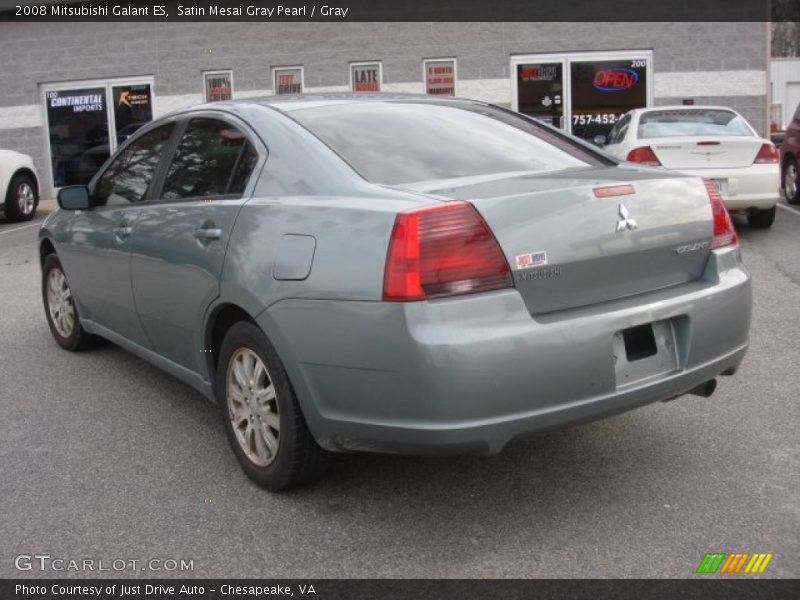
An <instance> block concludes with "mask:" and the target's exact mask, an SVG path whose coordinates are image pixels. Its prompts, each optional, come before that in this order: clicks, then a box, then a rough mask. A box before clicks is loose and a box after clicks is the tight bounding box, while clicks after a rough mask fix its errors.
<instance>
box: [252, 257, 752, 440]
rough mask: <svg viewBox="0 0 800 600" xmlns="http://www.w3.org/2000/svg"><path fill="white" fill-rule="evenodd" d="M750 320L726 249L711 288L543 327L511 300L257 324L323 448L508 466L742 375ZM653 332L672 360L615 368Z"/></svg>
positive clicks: (306, 307)
mask: <svg viewBox="0 0 800 600" xmlns="http://www.w3.org/2000/svg"><path fill="white" fill-rule="evenodd" d="M750 310H751V289H750V279H749V275H748V273H747V271H746V270H745V269H744V267H743V266H742V265H741V262H740V260H739V253H738V249H726V250H721V251H715V252H714V253H712V254H711V256H710V258H709V263H708V266H707V269H706V273H705V276H704V278H703V279H702V280H698V281H696V282H692V283H690V284H685V285H682V286H678V287H674V288H670V289H666V290H661V291H658V292H651V293H649V294H646V295H642V296H638V297H635V298H627V299H622V300H617V301H612V302H606V303H603V304H600V305H595V306H591V307H586V308H581V309H571V310H568V311H563V312H560V313H551V314H549V315H544V316H537V317H535V318H534V317H531V315H530V314H529V313H528V311H527V310H526V307H525V304H524V302H523V300H522V298H521V296H520V295H519V294H518V293H517V292H516V291H515V290H504V291H499V292H493V293H485V294H476V295H472V296H463V297H459V298H453V299H448V300H440V301H434V302H418V303H410V304H395V303H384V302H339V301H328V300H286V301H282V302H280V303H278V304H276V305H274V306H272V307H270V308H269V309H268V310H266V311H264V312H263V313H262V314H261V315H260V316H259V319H258V320H259V323H260V324H261V326H262V327H263V328H264V330H265V331H267V333H268V335H270V337H271V339H272V340H273V342H274V343H275V345H276V347H277V349H278V353H279V354H280V355H281V357H282V358H283V361H284V363H285V366H286V369H287V372H288V373H289V377H290V379H291V381H292V383H293V385H294V387H295V390H296V392H297V394H298V398H299V400H300V402H301V405H302V407H303V410H304V413H305V415H306V419H307V421H308V424H309V427H310V428H311V430H312V432H313V433H314V435H315V437H316V439H317V441H318V442H319V443H320V444H321V445H322V446H323V447H325V448H328V449H331V450H368V451H377V452H400V453H409V454H449V453H465V452H474V453H495V452H499V451H500V450H502V448H503V447H504V446H505V445H506V444H507V443H508V442H510V441H512V440H514V439H517V438H519V437H521V436H525V435H528V434H532V433H534V432H538V431H544V430H548V429H554V428H560V427H565V426H568V425H573V424H577V423H581V422H585V421H590V420H594V419H598V418H602V417H605V416H609V415H613V414H616V413H619V412H623V411H626V410H629V409H632V408H636V407H638V406H642V405H644V404H647V403H650V402H654V401H658V400H665V399H669V398H673V397H675V396H678V395H680V394H683V393H685V392H687V391H688V390H690V389H692V388H694V387H696V386H698V385H699V384H702V383H704V382H706V381H708V380H709V379H712V378H714V377H716V376H717V375H720V374H722V373H723V372H732V371H735V369H736V368H737V367H738V365H739V363H740V362H741V361H742V359H743V357H744V354H745V352H746V350H747V340H748V330H749V324H750ZM653 322H657V323H662V324H663V323H667V324H669V328H671V329H670V330H671V331H672V332H673V333H674V348H673V351H674V354H672V355H669V356H666V358H664V357H661V362H662V363H663V364H662V366H658V364H655V367H653V366H652V365H651V366H650V367H648V368H650V371H647V372H642V371H641V369H638V367H639V366H641V364H644V363H643V362H640V363H639V364H638V365H637V364H634V363H630V364H628V363H627V362H622V363H620V360H619V359H618V360H617V361H616V362H615V358H614V355H615V353H617V354H618V353H619V347H618V346H615V341H614V340H615V334H616V333H617V332H619V331H621V330H623V329H627V328H629V327H633V326H637V325H642V324H645V323H653ZM624 360H625V359H623V361H624ZM647 360H650V359H647ZM655 360H656V363H658V362H659V360H658V357H656V359H655ZM620 364H623V367H622V368H621V367H620V366H619V365H620ZM631 365H633V368H630V366H631Z"/></svg>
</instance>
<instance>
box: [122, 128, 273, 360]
mask: <svg viewBox="0 0 800 600" xmlns="http://www.w3.org/2000/svg"><path fill="white" fill-rule="evenodd" d="M244 132H245V127H244V126H243V125H242V124H240V123H234V122H233V121H230V120H222V119H220V118H219V117H218V116H214V117H211V116H197V117H193V118H192V119H191V120H189V122H188V124H187V125H186V129H185V131H184V133H183V135H182V136H181V139H180V141H179V143H178V146H177V148H176V150H175V156H174V158H173V160H172V162H171V164H170V165H169V167H168V168H167V170H166V172H165V173H164V182H163V188H162V190H161V193H160V196H159V198H158V199H154V201H153V202H152V203H151V205H149V206H146V207H144V208H143V210H142V212H141V214H140V216H139V220H138V222H137V224H136V235H135V236H134V240H133V248H132V255H131V276H132V281H133V290H134V298H135V302H136V308H137V311H138V313H139V318H140V320H141V323H142V325H143V327H144V329H145V331H146V333H147V336H148V338H149V339H150V340H151V341H152V343H153V346H154V349H155V350H156V352H158V353H159V354H161V355H162V356H164V357H166V358H168V359H169V360H171V361H173V362H175V363H177V364H179V365H182V366H184V367H187V368H189V369H191V370H193V371H200V370H201V369H200V366H201V365H202V362H203V361H202V359H203V358H204V355H203V351H204V350H205V348H203V332H202V331H201V327H200V324H201V323H202V322H203V317H204V314H205V311H206V308H207V307H208V306H209V304H210V303H211V302H212V301H213V300H214V298H216V297H217V296H218V295H219V278H220V275H221V272H222V265H223V260H224V258H225V250H226V247H227V243H228V238H229V236H230V233H231V230H232V229H233V225H234V222H235V220H236V216H237V215H238V213H239V209H240V208H241V206H242V204H243V203H244V202H245V197H246V194H245V192H246V191H247V189H248V187H247V186H248V182H249V180H250V175H251V174H252V173H253V170H254V167H255V165H256V163H257V162H258V150H257V149H256V148H257V147H260V143H259V142H258V141H257V140H256V139H255V138H254V137H253V138H248V135H246V134H245V133H244Z"/></svg>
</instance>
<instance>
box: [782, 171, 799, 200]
mask: <svg viewBox="0 0 800 600" xmlns="http://www.w3.org/2000/svg"><path fill="white" fill-rule="evenodd" d="M783 189H784V191H785V193H786V198H787V199H789V200H793V199H794V197H795V196H796V195H797V164H795V163H793V162H790V163H789V164H788V165H786V172H785V173H784V175H783Z"/></svg>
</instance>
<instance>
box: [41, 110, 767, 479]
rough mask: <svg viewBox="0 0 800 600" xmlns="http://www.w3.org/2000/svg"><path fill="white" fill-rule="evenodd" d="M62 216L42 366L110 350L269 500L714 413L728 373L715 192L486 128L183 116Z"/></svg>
mask: <svg viewBox="0 0 800 600" xmlns="http://www.w3.org/2000/svg"><path fill="white" fill-rule="evenodd" d="M59 204H60V206H61V210H59V211H57V212H56V213H54V214H52V215H50V216H49V217H48V218H47V220H46V221H45V222H44V224H43V226H42V229H41V232H40V236H39V244H40V256H41V261H42V269H43V274H42V292H43V300H44V304H45V308H46V310H45V315H46V317H47V321H48V323H49V326H50V329H51V331H52V334H53V336H54V338H55V340H56V342H58V344H59V345H61V346H62V347H63V348H65V349H67V350H78V349H81V348H84V347H86V346H87V345H88V344H90V343H92V342H93V341H94V340H95V339H96V337H97V336H99V337H103V338H106V339H108V340H111V341H112V342H114V343H116V344H118V345H120V346H122V347H123V348H126V349H127V350H129V351H130V352H133V353H134V354H137V355H138V356H140V357H142V358H144V359H146V360H148V361H150V362H152V363H154V364H155V365H157V366H159V367H161V368H162V369H164V370H166V371H168V372H169V373H171V374H173V375H174V376H176V377H178V378H180V379H181V380H183V381H185V382H187V383H188V384H190V385H192V386H194V387H195V388H196V389H198V390H200V391H201V392H202V393H203V394H205V395H206V396H207V397H208V398H210V399H212V400H214V401H216V402H218V404H219V406H220V409H221V411H220V412H221V415H222V419H223V422H224V423H225V428H226V431H227V433H228V437H229V438H230V441H231V446H232V448H233V451H234V452H235V453H236V456H237V458H238V459H239V462H240V463H241V465H242V467H243V469H244V471H245V472H246V473H247V474H248V475H249V476H250V477H251V478H252V479H253V480H254V481H256V482H257V483H258V484H260V485H262V486H264V487H266V488H268V489H270V490H279V489H283V488H285V487H287V486H290V485H294V484H298V483H302V482H305V481H309V480H311V479H313V478H315V477H317V476H319V474H320V473H322V472H323V471H324V469H325V466H326V464H327V462H328V459H329V457H330V453H331V452H348V451H375V452H401V453H420V454H447V453H465V452H468V453H496V452H499V451H500V450H502V449H503V447H504V446H505V445H506V444H508V443H509V442H511V441H513V440H515V439H517V438H520V437H522V436H526V435H530V434H532V433H534V432H537V431H542V430H546V429H551V428H556V427H564V426H568V425H571V424H574V423H579V422H583V421H587V420H591V419H597V418H601V417H606V416H609V415H613V414H615V413H619V412H621V411H625V410H629V409H632V408H635V407H638V406H642V405H644V404H647V403H649V402H654V401H658V400H668V399H672V398H675V397H677V396H680V395H682V394H684V393H686V392H694V393H697V394H701V395H709V394H710V393H711V392H713V389H714V382H715V378H716V377H717V376H719V375H732V374H733V373H734V372H735V371H736V369H737V367H738V366H739V364H740V362H741V361H742V359H743V357H744V355H745V352H746V350H747V345H748V330H749V326H750V309H751V290H750V279H749V275H748V272H747V270H746V269H745V268H744V266H743V265H742V262H741V258H740V254H739V248H738V245H737V237H736V232H735V230H734V229H733V226H732V224H731V220H730V217H729V216H728V213H727V212H726V209H725V207H724V205H723V202H722V199H721V198H720V195H719V193H718V191H717V189H716V188H715V187H714V185H713V184H712V183H711V182H710V181H704V180H702V179H700V178H698V177H692V176H687V175H679V174H673V173H669V172H664V171H663V170H656V169H652V168H648V167H643V166H639V165H632V164H625V165H623V164H620V163H619V162H618V161H616V160H614V159H612V158H610V157H609V156H608V155H607V154H605V153H602V152H599V151H598V150H596V149H595V148H594V147H593V146H591V145H589V144H585V143H583V142H581V141H578V140H577V139H575V138H572V137H570V136H566V135H564V134H562V133H560V132H558V131H556V130H554V129H552V128H550V127H547V126H544V125H541V124H539V123H537V122H536V121H534V120H531V119H529V118H527V117H525V116H522V115H519V114H516V113H512V112H510V111H507V110H505V109H502V108H498V107H494V106H490V105H486V104H482V103H479V102H472V101H466V100H458V99H442V98H433V97H417V96H383V95H375V96H370V95H344V96H335V97H330V96H328V97H293V98H290V99H280V98H277V99H273V100H272V101H266V102H237V103H216V104H213V105H205V106H198V107H196V108H192V109H189V110H184V111H181V112H178V113H176V114H173V115H171V116H168V117H165V118H162V119H160V120H157V121H155V122H153V123H151V124H149V125H147V126H146V127H143V128H142V129H141V130H139V131H137V132H136V134H134V135H133V136H132V137H131V138H130V139H128V140H127V141H126V142H125V143H124V144H122V145H121V147H120V149H119V150H118V151H117V153H116V154H115V155H113V156H111V157H110V158H109V160H108V162H107V163H106V164H105V165H104V166H103V167H102V168H101V169H100V171H99V172H98V173H97V175H95V177H94V178H93V179H92V181H91V182H90V183H89V185H88V186H86V187H83V186H77V187H70V188H63V189H62V190H61V191H60V193H59Z"/></svg>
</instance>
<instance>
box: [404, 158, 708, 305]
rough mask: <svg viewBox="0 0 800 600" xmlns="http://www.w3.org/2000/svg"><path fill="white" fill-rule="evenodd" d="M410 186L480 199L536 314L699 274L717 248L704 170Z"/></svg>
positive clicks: (585, 172) (618, 170) (579, 172)
mask: <svg viewBox="0 0 800 600" xmlns="http://www.w3.org/2000/svg"><path fill="white" fill-rule="evenodd" d="M404 187H405V188H407V189H409V188H410V189H413V190H415V191H418V192H425V193H427V194H432V195H435V196H437V197H440V198H447V199H453V200H456V199H457V200H468V201H469V202H471V203H472V204H473V205H474V206H475V207H476V209H477V210H478V212H479V213H480V214H481V216H482V217H483V218H484V220H485V221H486V223H487V224H488V225H489V227H490V229H491V230H492V232H493V233H494V235H495V237H496V238H497V241H498V243H499V244H500V246H501V248H502V251H503V253H504V255H505V257H506V259H507V260H508V263H509V265H510V266H511V269H512V272H513V274H514V285H515V286H516V288H517V289H518V290H519V292H520V294H521V295H522V297H523V298H524V300H525V302H526V304H527V307H528V309H529V311H530V312H531V314H541V313H547V312H552V311H558V310H565V309H569V308H574V307H579V306H585V305H590V304H595V303H599V302H605V301H609V300H614V299H618V298H622V297H626V296H632V295H636V294H641V293H644V292H648V291H652V290H657V289H661V288H665V287H669V286H674V285H679V284H682V283H686V282H689V281H692V280H695V279H698V278H700V277H701V276H702V274H703V271H704V268H705V264H706V261H707V257H708V253H709V242H710V240H711V237H712V220H711V208H710V204H709V199H708V195H707V192H706V189H705V187H704V185H703V183H702V181H701V180H700V179H697V178H691V177H685V176H676V175H673V174H664V173H660V172H659V171H656V170H654V169H628V168H625V167H613V168H607V169H606V168H594V169H573V170H569V171H560V172H556V173H545V174H535V175H531V174H512V175H510V176H508V177H500V178H498V176H489V177H486V178H480V177H478V178H474V177H473V178H469V179H466V180H450V181H447V182H426V183H424V184H413V185H407V186H404ZM604 189H605V190H608V191H607V192H603V191H599V190H604ZM598 191H599V192H598ZM598 193H599V195H601V196H605V197H598Z"/></svg>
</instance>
